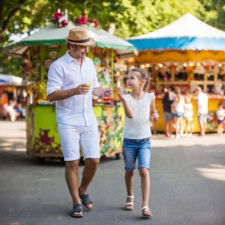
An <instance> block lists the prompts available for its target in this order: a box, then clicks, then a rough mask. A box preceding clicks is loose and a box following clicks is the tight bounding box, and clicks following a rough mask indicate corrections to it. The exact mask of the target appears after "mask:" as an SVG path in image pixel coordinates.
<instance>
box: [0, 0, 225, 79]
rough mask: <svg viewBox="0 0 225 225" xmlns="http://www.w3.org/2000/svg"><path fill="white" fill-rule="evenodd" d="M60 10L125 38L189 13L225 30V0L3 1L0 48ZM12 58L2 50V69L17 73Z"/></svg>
mask: <svg viewBox="0 0 225 225" xmlns="http://www.w3.org/2000/svg"><path fill="white" fill-rule="evenodd" d="M57 9H61V10H63V11H64V10H65V9H68V11H69V19H70V20H72V21H73V20H74V19H75V18H77V17H79V16H80V15H81V14H82V13H87V14H88V17H89V18H95V19H96V20H98V22H99V25H100V27H102V28H103V29H106V30H107V29H108V27H109V25H110V23H114V24H115V25H116V30H115V35H117V36H120V37H122V38H127V37H131V36H138V35H141V34H144V33H147V32H150V31H154V30H156V29H159V28H161V27H163V26H165V25H167V24H169V23H171V22H173V21H174V20H176V19H177V18H179V17H180V16H182V15H183V14H185V13H187V12H190V13H192V14H193V15H194V16H196V17H198V18H199V19H201V20H203V21H205V22H206V23H208V24H211V25H213V26H215V27H218V28H220V29H225V3H224V0H188V1H184V0H85V1H83V2H82V3H81V1H77V0H38V1H35V0H10V1H7V0H0V47H2V46H4V45H6V44H8V43H10V41H9V37H10V36H11V35H12V34H22V33H24V32H27V33H28V34H29V33H30V32H31V31H32V30H34V29H36V28H38V27H41V26H45V25H47V24H48V23H49V22H50V21H49V20H50V18H51V16H52V14H53V13H54V12H55V11H57ZM10 60H12V59H10V58H6V57H5V56H3V55H2V53H0V72H8V73H12V74H15V75H18V74H19V73H20V71H19V70H18V68H17V67H18V65H17V64H18V62H17V60H14V63H12V62H13V61H10ZM9 62H11V63H9Z"/></svg>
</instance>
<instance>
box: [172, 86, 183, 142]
mask: <svg viewBox="0 0 225 225" xmlns="http://www.w3.org/2000/svg"><path fill="white" fill-rule="evenodd" d="M172 110H173V117H174V123H175V127H176V139H179V138H181V137H182V136H183V134H184V126H183V118H184V97H183V95H182V94H181V91H180V89H178V90H177V95H176V98H175V101H174V103H173V105H172Z"/></svg>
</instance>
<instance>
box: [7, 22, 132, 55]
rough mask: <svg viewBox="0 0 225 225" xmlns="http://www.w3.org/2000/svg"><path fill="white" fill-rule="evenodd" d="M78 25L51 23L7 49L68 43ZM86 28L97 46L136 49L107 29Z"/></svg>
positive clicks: (19, 49) (18, 49) (126, 49)
mask: <svg viewBox="0 0 225 225" xmlns="http://www.w3.org/2000/svg"><path fill="white" fill-rule="evenodd" d="M76 27H77V26H75V25H74V24H73V23H72V22H69V24H68V25H67V26H66V27H62V28H59V27H57V26H56V25H55V24H50V25H48V26H47V27H44V28H40V29H39V30H38V31H37V32H35V33H34V34H32V35H30V36H28V37H26V38H24V39H22V40H21V41H19V42H17V43H14V44H12V45H9V46H7V47H6V50H7V51H9V53H10V52H11V50H12V49H14V51H15V50H16V51H17V52H19V51H21V49H22V47H23V48H24V46H38V45H55V44H66V41H65V38H66V37H67V36H68V34H69V30H70V29H71V28H76ZM86 29H87V31H88V33H89V35H90V37H91V38H93V39H94V40H95V46H96V47H100V48H112V49H116V50H125V52H127V51H133V52H135V51H136V49H135V47H134V46H133V44H131V43H129V42H127V41H126V40H123V39H121V38H119V37H116V36H114V35H112V34H110V33H109V32H107V31H105V30H102V29H99V28H95V27H90V26H86ZM11 53H12V52H11ZM18 54H19V53H18Z"/></svg>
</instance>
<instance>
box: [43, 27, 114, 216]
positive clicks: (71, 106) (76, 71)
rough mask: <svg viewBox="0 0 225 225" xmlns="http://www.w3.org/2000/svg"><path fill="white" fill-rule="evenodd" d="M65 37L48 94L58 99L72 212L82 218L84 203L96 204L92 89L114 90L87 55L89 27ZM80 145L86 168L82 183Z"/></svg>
mask: <svg viewBox="0 0 225 225" xmlns="http://www.w3.org/2000/svg"><path fill="white" fill-rule="evenodd" d="M66 41H67V47H68V52H67V53H66V54H65V55H64V56H62V57H61V58H59V59H58V60H56V61H55V62H54V63H52V65H51V66H50V68H49V72H48V87H47V94H48V99H49V100H50V101H56V118H57V125H58V132H59V135H60V142H61V145H62V149H63V154H64V160H65V161H66V169H65V177H66V181H67V185H68V188H69V191H70V194H71V196H72V200H73V210H72V214H71V215H72V216H73V217H76V218H81V217H83V208H82V205H81V203H82V204H83V205H84V206H85V207H86V208H88V209H91V208H92V207H93V203H92V201H91V199H90V197H89V195H88V186H89V184H90V182H91V180H92V178H93V177H94V175H95V173H96V170H97V166H98V163H99V158H100V146H99V134H98V125H97V120H96V117H95V115H94V112H93V108H92V93H93V94H94V95H96V96H110V95H111V94H112V93H111V91H110V90H108V89H104V88H102V87H100V86H99V83H98V79H97V75H96V70H95V67H94V64H93V61H92V60H91V59H90V58H88V57H86V54H87V52H88V46H90V45H92V44H94V40H93V39H91V38H90V37H89V36H88V33H87V31H86V30H85V29H84V28H74V29H71V30H70V32H69V36H68V37H67V38H66ZM80 145H81V147H82V150H83V153H84V157H85V168H84V170H83V177H82V181H81V184H80V187H79V177H78V166H79V159H80Z"/></svg>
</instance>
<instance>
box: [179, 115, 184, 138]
mask: <svg viewBox="0 0 225 225" xmlns="http://www.w3.org/2000/svg"><path fill="white" fill-rule="evenodd" d="M179 123H180V136H181V137H182V136H183V135H184V119H183V117H180V118H179Z"/></svg>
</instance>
